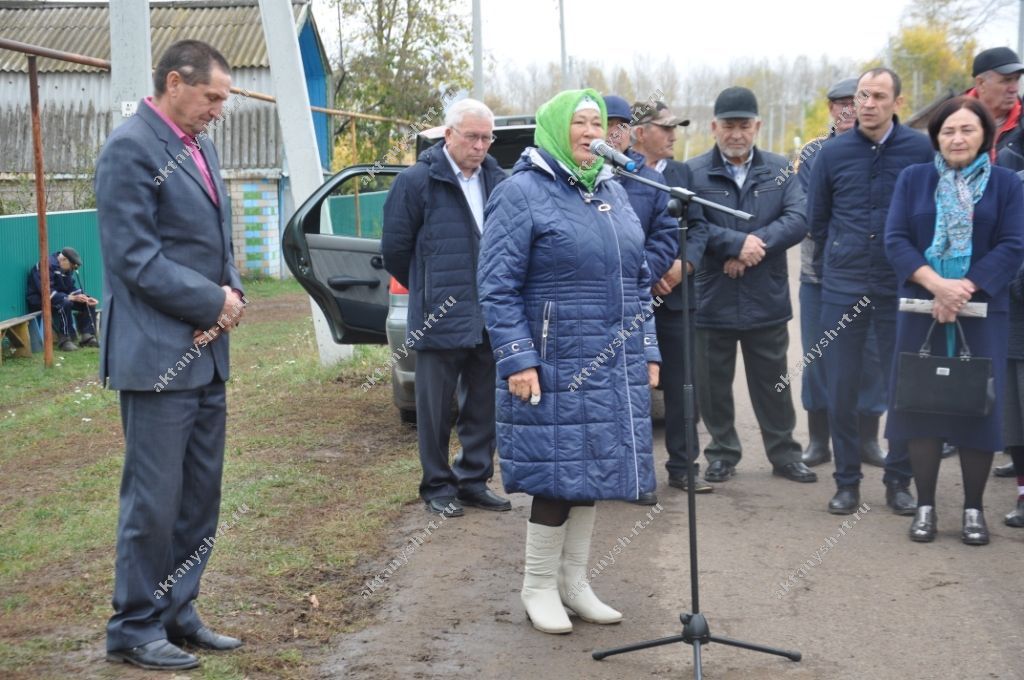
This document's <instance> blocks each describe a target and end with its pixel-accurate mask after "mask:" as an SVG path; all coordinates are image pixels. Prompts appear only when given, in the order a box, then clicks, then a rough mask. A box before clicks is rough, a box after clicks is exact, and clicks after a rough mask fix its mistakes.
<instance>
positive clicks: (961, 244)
mask: <svg viewBox="0 0 1024 680" xmlns="http://www.w3.org/2000/svg"><path fill="white" fill-rule="evenodd" d="M928 132H929V135H930V136H931V139H932V145H933V146H934V147H935V149H936V150H937V151H938V153H936V155H935V161H934V163H931V164H920V165H911V166H909V167H908V168H906V169H905V170H904V171H903V172H902V173H900V177H899V179H898V180H897V182H896V189H895V192H894V194H893V199H892V204H891V206H890V208H889V215H888V222H887V224H886V230H885V248H886V254H887V255H888V257H889V261H890V262H891V263H892V265H893V268H894V269H895V270H896V277H897V280H898V281H899V282H900V292H899V295H900V297H907V298H919V299H934V312H933V313H932V317H931V318H929V317H928V316H926V315H924V314H916V313H908V312H901V313H900V315H899V317H898V318H897V324H896V350H897V351H899V352H917V350H918V349H919V348H920V346H921V344H922V343H923V342H924V339H925V336H926V335H927V333H928V328H929V326H930V325H931V323H932V321H933V319H934V320H935V321H937V322H938V324H939V325H938V326H937V328H938V329H940V330H938V331H937V332H935V333H933V334H932V345H931V351H932V353H933V354H940V353H941V354H942V355H948V356H954V355H955V353H957V352H959V349H960V348H959V347H958V338H957V337H956V325H955V324H954V323H953V322H954V321H955V320H956V319H957V314H958V312H960V311H961V310H962V309H963V306H964V305H965V304H966V303H967V302H984V303H987V305H988V315H987V316H986V317H985V318H970V317H964V318H961V319H960V323H961V324H962V326H963V330H964V334H965V336H966V338H967V343H968V345H969V346H970V349H971V352H972V353H973V354H975V355H977V356H983V357H990V358H991V359H992V365H993V367H994V373H995V395H996V403H995V404H994V405H993V407H992V408H991V410H990V411H989V415H988V416H985V417H975V416H936V415H925V414H920V413H910V412H901V411H896V410H895V409H894V408H893V407H892V406H893V404H891V403H890V409H889V418H888V422H887V423H886V432H885V434H886V437H888V438H889V439H902V440H907V441H909V446H910V462H911V466H912V467H913V471H914V482H915V483H916V485H917V504H918V506H917V514H916V516H915V517H914V521H913V523H912V524H911V526H910V538H911V539H912V540H915V541H922V542H925V541H931V540H934V538H935V533H936V514H935V487H936V482H937V480H938V475H939V462H940V456H941V452H942V443H943V440H945V441H948V442H949V443H950V444H954V445H956V446H958V447H959V449H960V468H961V472H962V475H963V483H964V514H963V528H962V532H961V539H962V540H963V542H964V543H966V544H968V545H984V544H986V543H988V541H989V533H988V527H987V525H986V523H985V515H984V512H983V507H982V497H983V495H984V493H985V482H986V480H987V479H988V473H989V469H990V468H991V466H992V454H993V452H994V451H997V450H999V449H1001V448H1002V446H1003V441H1002V418H1003V404H1002V400H1003V391H1004V382H1005V366H1006V354H1007V342H1008V321H1007V310H1008V309H1009V293H1008V288H1007V284H1008V283H1009V282H1010V280H1011V279H1012V278H1013V276H1014V274H1015V273H1016V272H1017V269H1018V268H1019V267H1020V264H1021V260H1022V258H1024V192H1022V190H1021V183H1020V180H1018V179H1017V177H1016V175H1015V174H1014V173H1013V172H1011V171H1010V170H1007V169H1005V168H1000V167H995V166H992V165H991V163H990V162H989V153H988V152H989V149H991V148H992V143H993V139H994V137H995V123H994V122H993V121H992V118H991V117H990V116H989V114H988V112H987V111H986V110H985V108H984V106H982V105H981V104H980V103H979V102H978V100H976V99H973V98H968V97H957V98H955V99H951V100H949V101H948V102H946V103H945V104H943V105H942V106H941V107H940V108H939V110H938V111H936V112H935V115H934V117H933V118H932V121H931V123H929V125H928ZM895 366H896V363H895V362H894V367H895ZM895 380H896V370H895V368H894V370H893V375H892V385H891V389H890V390H889V394H890V395H895V393H896V385H895ZM892 400H893V397H892V396H890V401H892Z"/></svg>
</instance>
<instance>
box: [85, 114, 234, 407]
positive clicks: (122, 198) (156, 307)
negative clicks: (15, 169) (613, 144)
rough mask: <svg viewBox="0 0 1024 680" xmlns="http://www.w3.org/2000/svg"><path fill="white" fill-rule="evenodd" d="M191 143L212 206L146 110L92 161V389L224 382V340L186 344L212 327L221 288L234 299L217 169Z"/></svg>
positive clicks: (177, 144) (227, 214) (175, 142)
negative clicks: (95, 304) (95, 339)
mask: <svg viewBox="0 0 1024 680" xmlns="http://www.w3.org/2000/svg"><path fill="white" fill-rule="evenodd" d="M199 142H200V147H201V148H202V152H203V157H204V158H205V160H206V164H207V166H208V167H209V170H210V174H211V176H212V177H213V181H214V184H215V185H216V188H217V192H218V194H219V197H220V205H219V206H218V205H216V204H215V203H214V202H213V200H212V199H211V198H210V195H209V194H208V193H207V191H206V185H205V183H204V181H203V178H202V175H200V173H199V170H198V168H197V167H196V165H195V160H194V159H192V158H191V157H189V154H190V152H189V151H186V148H185V145H184V144H183V143H182V141H181V140H180V139H178V138H177V136H175V134H174V133H173V132H172V131H171V129H170V128H169V127H168V126H167V124H166V123H164V122H163V120H161V119H160V117H159V116H158V115H157V114H156V113H155V112H154V111H152V110H151V109H150V107H149V106H148V105H147V104H146V103H145V102H142V101H140V102H139V106H138V109H137V113H136V114H135V115H134V116H132V118H131V119H130V120H128V121H126V122H125V123H124V124H122V125H121V126H120V127H118V128H117V129H116V130H115V131H114V132H113V134H111V135H110V137H109V138H108V139H107V142H106V144H104V146H103V150H102V151H101V152H100V156H99V160H98V161H97V164H96V208H97V213H98V218H99V230H100V245H101V247H102V250H103V264H104V306H105V309H104V311H103V319H102V340H101V345H100V347H101V355H100V380H101V381H103V383H104V384H105V385H107V386H108V387H110V388H112V389H117V390H142V391H155V392H160V391H163V390H165V389H166V390H185V389H194V388H197V387H202V386H204V385H207V384H209V383H210V382H212V381H213V380H214V379H215V378H216V379H218V380H227V379H228V337H227V334H226V333H224V334H221V336H220V337H219V338H218V339H217V340H215V341H213V342H211V343H209V344H206V345H205V346H204V345H203V343H202V342H200V343H198V344H197V343H194V342H193V340H192V334H193V332H194V331H195V330H196V329H204V330H205V329H208V328H211V327H213V326H216V325H217V319H218V316H219V315H220V312H221V309H222V306H223V303H224V291H223V290H222V289H221V286H222V285H228V286H230V287H232V288H236V289H238V290H239V291H241V290H242V282H241V278H240V277H239V274H238V270H237V269H236V268H235V265H234V262H233V258H232V247H231V205H230V201H229V198H228V194H227V192H226V191H225V188H224V183H223V181H222V180H221V178H220V159H219V158H218V157H217V152H216V150H215V149H214V147H213V143H212V141H211V140H210V139H209V137H205V136H203V138H201V139H200V140H199ZM108 381H109V382H108Z"/></svg>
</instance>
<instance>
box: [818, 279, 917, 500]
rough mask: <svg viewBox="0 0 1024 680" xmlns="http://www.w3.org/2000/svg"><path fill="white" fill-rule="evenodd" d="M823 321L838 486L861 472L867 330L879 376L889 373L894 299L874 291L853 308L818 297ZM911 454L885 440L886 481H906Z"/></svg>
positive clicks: (897, 443)
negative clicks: (861, 395) (877, 360)
mask: <svg viewBox="0 0 1024 680" xmlns="http://www.w3.org/2000/svg"><path fill="white" fill-rule="evenodd" d="M821 324H822V327H823V328H824V329H825V331H824V332H825V333H826V334H828V336H829V337H830V338H831V339H830V340H829V344H828V347H827V348H826V349H825V350H824V351H823V352H822V358H821V361H822V363H823V364H824V366H825V374H826V382H827V384H828V426H829V431H830V433H831V435H832V450H833V451H834V453H835V461H836V470H835V472H834V473H833V475H832V476H833V477H834V478H835V480H836V486H840V487H842V486H856V485H858V484H860V480H861V479H863V477H864V475H863V474H862V473H861V471H860V434H859V431H858V427H857V393H858V390H859V388H860V381H861V375H862V373H863V365H864V346H865V345H866V344H867V342H868V333H869V331H874V334H875V342H876V344H877V350H878V356H879V358H880V361H881V368H882V375H883V376H885V378H886V379H888V377H889V375H890V374H891V373H892V356H893V351H894V349H895V344H896V298H895V297H891V296H885V297H883V296H873V297H871V298H870V303H869V304H867V305H866V306H865V305H861V308H860V310H859V311H855V309H854V303H851V304H846V303H842V304H840V303H834V302H828V301H822V303H821ZM910 478H911V472H910V458H909V452H908V450H907V443H906V442H902V441H893V440H890V441H889V454H888V455H887V456H886V458H885V476H884V481H885V483H886V484H897V483H898V484H901V485H903V484H907V483H909V482H910Z"/></svg>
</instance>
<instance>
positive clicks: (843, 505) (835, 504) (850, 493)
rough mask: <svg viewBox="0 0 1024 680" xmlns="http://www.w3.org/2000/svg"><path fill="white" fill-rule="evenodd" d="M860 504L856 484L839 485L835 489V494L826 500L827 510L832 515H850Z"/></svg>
mask: <svg viewBox="0 0 1024 680" xmlns="http://www.w3.org/2000/svg"><path fill="white" fill-rule="evenodd" d="M858 505H860V488H858V487H856V486H841V487H839V488H838V489H837V490H836V495H835V496H832V500H830V501H829V502H828V511H829V512H831V513H832V514H833V515H852V514H853V513H854V512H856V511H857V506H858Z"/></svg>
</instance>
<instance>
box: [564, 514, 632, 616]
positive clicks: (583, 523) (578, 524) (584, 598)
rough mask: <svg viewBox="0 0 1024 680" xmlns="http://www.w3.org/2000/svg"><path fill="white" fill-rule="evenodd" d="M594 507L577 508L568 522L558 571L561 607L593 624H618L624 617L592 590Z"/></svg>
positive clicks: (570, 515)
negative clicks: (589, 565) (589, 568)
mask: <svg viewBox="0 0 1024 680" xmlns="http://www.w3.org/2000/svg"><path fill="white" fill-rule="evenodd" d="M596 514H597V510H596V509H595V508H594V506H592V505H591V506H576V507H574V508H573V509H572V510H570V511H569V519H568V520H566V522H565V545H564V547H563V548H562V566H561V568H560V569H559V572H558V594H559V596H561V598H562V604H564V605H565V606H566V607H568V608H569V609H572V610H573V611H574V612H576V613H577V614H579V617H580V618H581V619H583V620H584V621H589V622H590V623H618V622H619V621H621V620H622V614H620V613H619V612H617V611H615V610H614V609H612V608H611V607H609V606H608V605H606V604H605V603H604V602H601V600H599V599H597V595H595V594H594V591H593V590H591V589H590V582H589V581H588V580H587V562H588V561H589V560H590V537H591V536H592V535H593V533H594V517H595V515H596Z"/></svg>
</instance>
